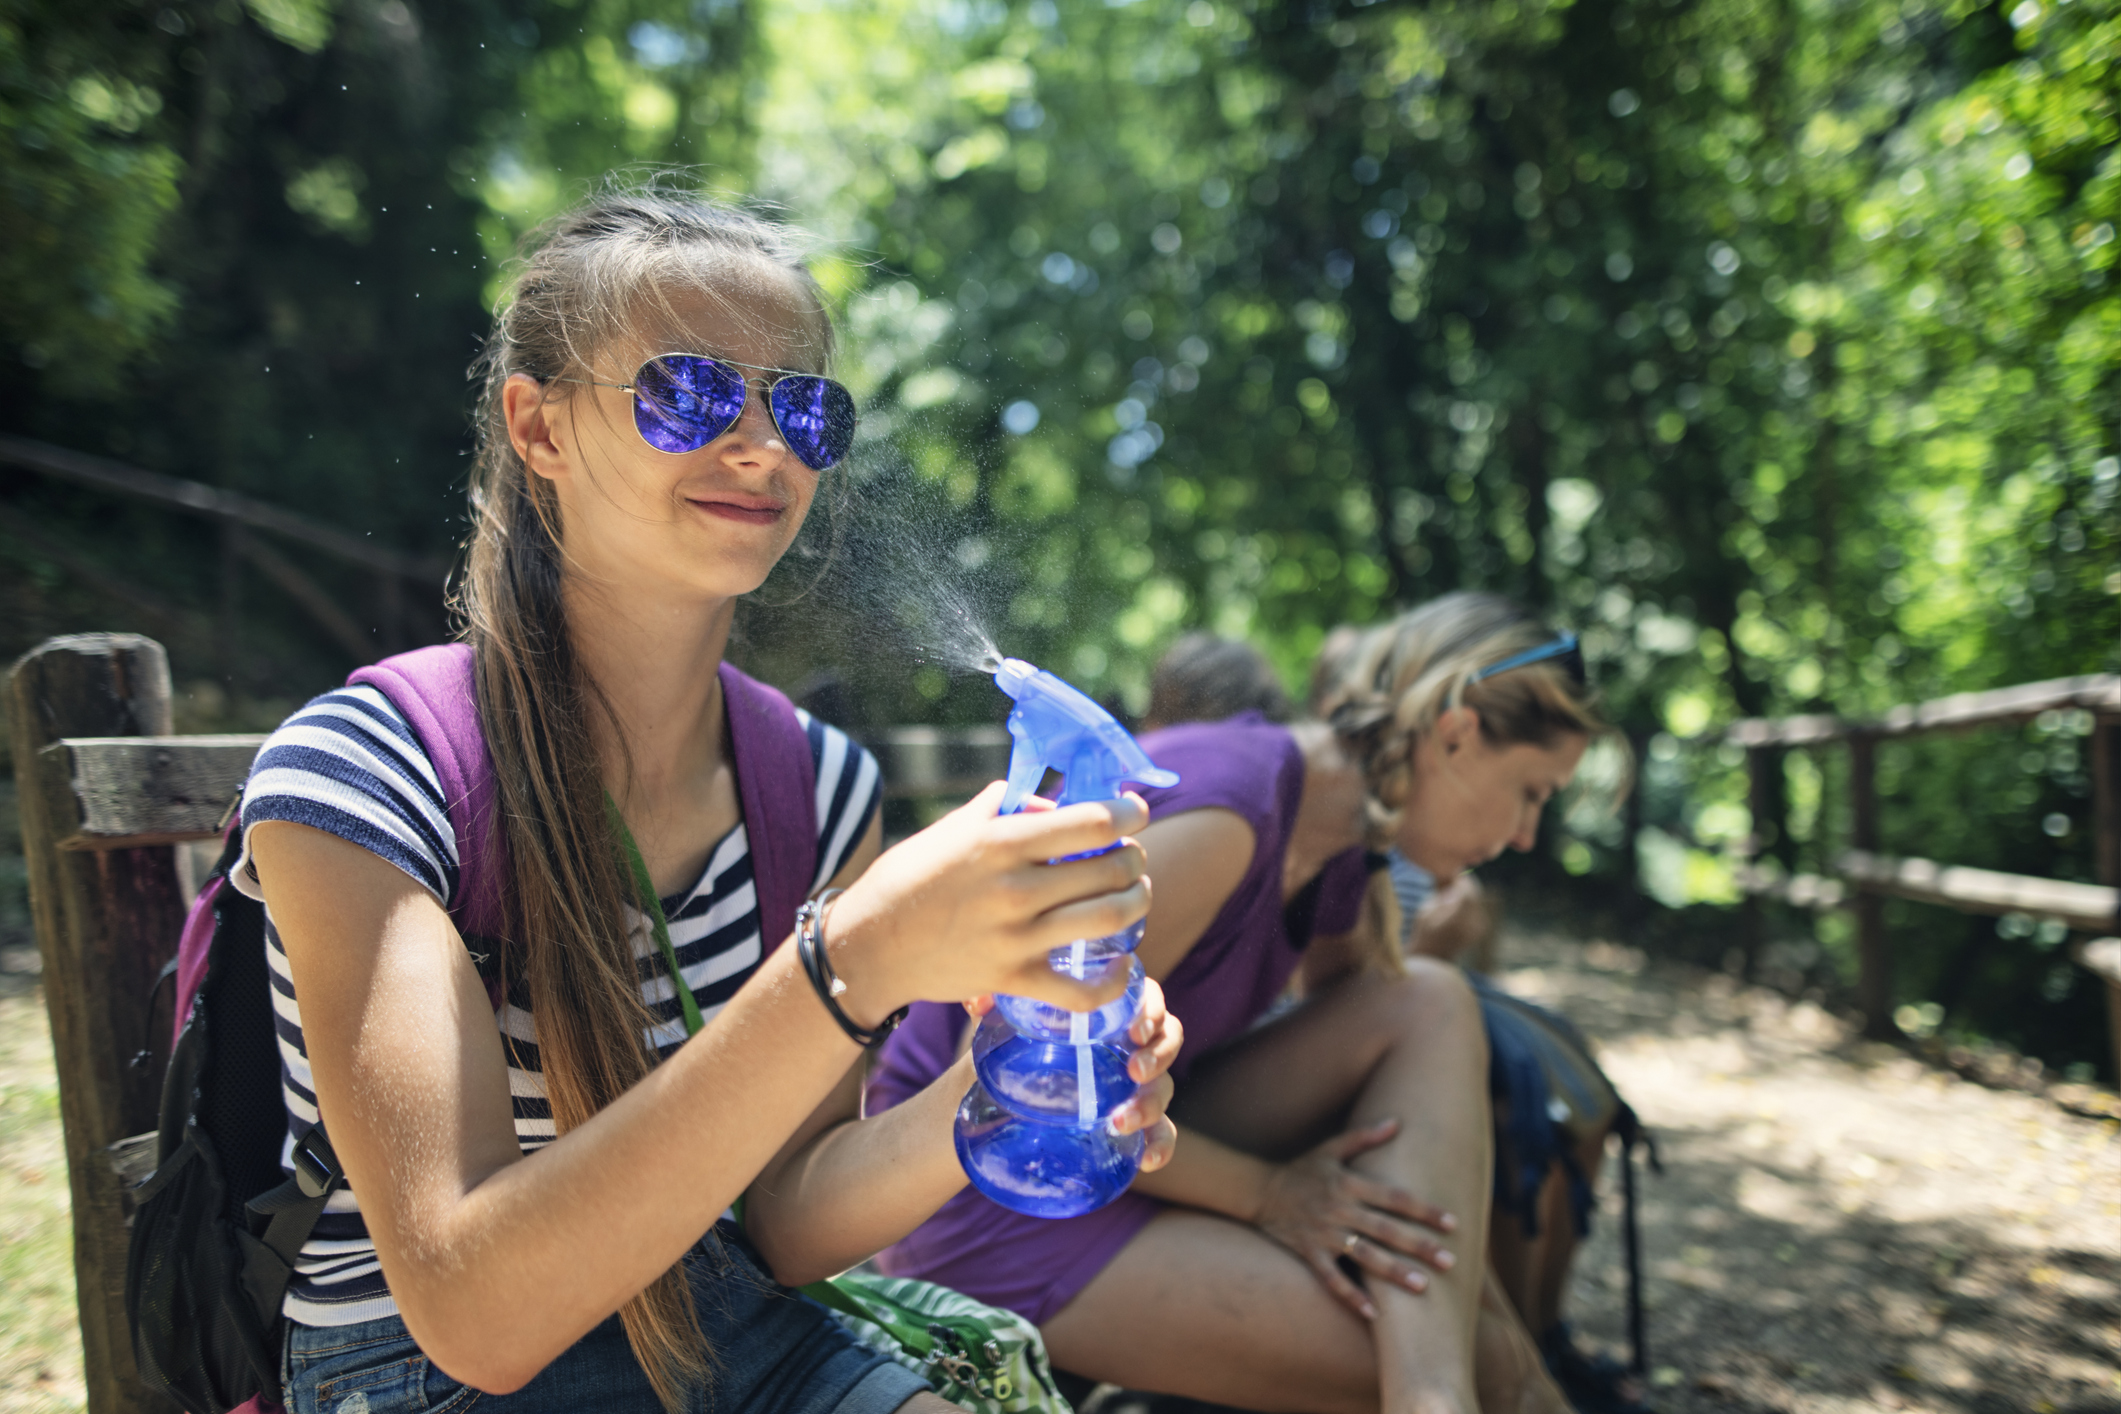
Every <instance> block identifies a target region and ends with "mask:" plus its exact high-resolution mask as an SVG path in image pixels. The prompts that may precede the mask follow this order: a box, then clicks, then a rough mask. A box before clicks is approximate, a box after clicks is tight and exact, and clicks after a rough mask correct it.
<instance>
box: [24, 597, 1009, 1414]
mask: <svg viewBox="0 0 2121 1414" xmlns="http://www.w3.org/2000/svg"><path fill="white" fill-rule="evenodd" d="M8 691H9V693H10V699H9V710H10V716H11V721H12V726H13V741H12V749H13V753H14V763H15V774H16V783H17V787H18V791H19V794H20V800H21V810H22V848H23V855H24V859H25V863H26V865H27V868H28V874H29V892H30V908H31V913H32V916H33V919H34V921H35V926H36V931H37V944H38V949H39V951H40V953H41V954H42V958H43V964H44V996H45V1004H46V1006H47V1007H48V1008H49V1010H50V1012H51V1029H52V1047H53V1050H54V1052H55V1053H56V1054H55V1059H56V1061H57V1069H58V1076H59V1109H60V1115H61V1119H62V1122H63V1123H64V1126H65V1131H66V1162H67V1174H68V1179H69V1183H70V1185H71V1191H72V1198H73V1217H74V1276H75V1281H76V1284H77V1288H78V1298H79V1303H80V1320H81V1347H82V1366H83V1370H84V1372H85V1374H86V1377H87V1384H88V1407H89V1410H90V1414H121V1411H122V1414H133V1411H140V1412H141V1414H169V1411H173V1410H174V1408H175V1406H173V1405H171V1404H169V1403H168V1402H167V1401H164V1400H161V1399H158V1398H156V1397H154V1396H152V1395H150V1394H148V1393H147V1392H146V1391H145V1390H143V1389H142V1388H141V1387H140V1385H139V1383H138V1380H137V1377H136V1372H135V1367H134V1362H133V1350H132V1335H131V1331H130V1328H129V1326H128V1324H127V1322H126V1319H125V1305H124V1293H125V1257H126V1239H127V1228H128V1224H129V1221H130V1207H129V1198H128V1194H129V1191H130V1189H131V1188H132V1187H133V1185H135V1184H137V1183H138V1182H139V1181H140V1180H141V1179H143V1178H145V1177H146V1176H147V1174H148V1173H149V1171H151V1169H152V1168H153V1165H154V1159H155V1142H154V1141H155V1135H154V1129H155V1125H156V1123H157V1119H158V1112H159V1109H160V1102H161V1094H162V1075H163V1071H164V1070H165V1068H166V1066H167V1063H168V1058H169V1057H168V1050H169V1040H170V1033H171V1029H172V1028H171V1014H170V1007H171V1005H172V997H171V993H172V991H173V988H171V987H168V986H164V987H162V988H160V990H159V992H158V991H157V988H156V979H157V977H158V976H159V974H160V973H161V971H162V968H163V965H164V964H165V963H167V962H168V961H169V959H170V958H171V956H172V955H173V954H174V952H175V950H176V944H177V934H178V932H179V930H180V928H181V926H182V924H183V918H184V910H185V907H186V904H187V902H188V900H189V898H190V895H191V892H192V888H191V885H190V881H188V880H187V879H186V878H185V877H184V873H185V855H184V852H183V851H182V850H181V849H179V848H176V847H177V846H181V845H183V844H186V843H188V842H191V841H199V840H216V839H218V838H219V837H220V836H221V834H222V832H223V830H224V829H225V828H226V825H227V821H228V812H229V809H230V807H231V805H233V803H234V802H235V799H236V796H237V793H238V792H239V791H240V790H241V788H242V785H243V781H244V778H245V777H246V776H247V775H248V774H249V771H250V763H251V761H252V759H253V758H254V757H255V756H256V755H257V753H258V748H259V746H260V745H262V744H263V742H264V740H265V738H264V737H262V736H173V735H171V720H170V676H169V660H168V656H167V655H166V654H165V653H164V651H163V649H162V645H160V644H159V643H157V642H155V641H154V640H153V639H151V638H144V637H141V636H139V635H137V634H82V635H77V636H74V637H68V638H55V639H51V640H49V641H47V642H46V643H44V644H43V645H41V646H40V647H38V648H37V649H36V650H35V651H34V652H32V653H30V654H29V655H28V656H26V657H24V658H23V659H22V660H21V661H20V662H18V663H17V664H16V665H15V668H14V672H13V674H12V676H11V678H10V680H9V683H8ZM870 744H871V746H872V747H873V749H874V750H875V751H876V754H877V756H878V757H879V759H880V764H881V765H882V767H883V770H884V780H885V794H886V796H887V797H889V798H890V799H892V800H894V801H906V802H926V803H929V804H931V805H937V806H940V805H947V804H950V803H954V802H955V801H958V800H962V799H963V798H964V797H966V796H969V795H971V794H972V793H973V792H975V791H977V790H978V789H979V788H980V787H981V786H983V785H985V784H986V783H987V782H988V781H990V780H993V779H995V778H996V777H998V776H1000V775H1001V774H1002V773H1003V772H1004V771H1005V770H1006V769H1007V766H1008V759H1009V737H1008V733H1006V732H1004V731H1002V730H1001V729H1000V728H999V727H973V728H965V729H943V728H935V727H894V728H891V729H889V730H887V731H884V732H882V733H879V734H878V736H877V738H876V739H875V740H874V741H873V742H872V743H870Z"/></svg>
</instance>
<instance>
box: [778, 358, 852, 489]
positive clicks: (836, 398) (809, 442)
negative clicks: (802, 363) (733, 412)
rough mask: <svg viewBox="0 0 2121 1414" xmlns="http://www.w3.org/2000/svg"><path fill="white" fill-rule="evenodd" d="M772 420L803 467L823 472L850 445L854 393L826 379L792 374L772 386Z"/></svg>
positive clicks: (845, 452)
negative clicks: (800, 459) (799, 458)
mask: <svg viewBox="0 0 2121 1414" xmlns="http://www.w3.org/2000/svg"><path fill="white" fill-rule="evenodd" d="M773 421H774V423H775V425H776V426H778V427H779V428H780V429H781V435H782V436H783V437H786V438H787V439H788V446H789V449H790V450H792V451H793V452H794V453H795V454H796V455H797V456H799V457H801V458H802V459H803V465H804V466H807V467H809V468H810V469H811V470H812V471H823V470H824V469H825V468H826V467H829V466H831V465H832V464H833V463H835V462H837V461H838V460H839V459H840V458H841V457H844V456H846V455H847V450H848V448H850V447H852V446H853V445H854V394H852V393H850V392H848V391H847V390H846V388H844V387H842V386H841V385H840V384H838V383H835V382H833V381H832V380H831V379H830V378H813V377H811V376H810V375H809V374H806V373H802V374H793V375H790V376H789V377H786V378H783V379H781V381H780V382H778V383H776V384H774V385H773Z"/></svg>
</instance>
